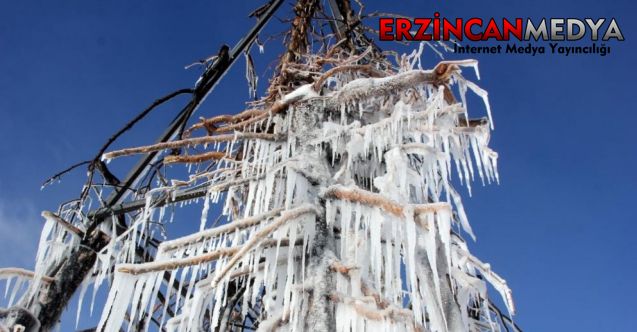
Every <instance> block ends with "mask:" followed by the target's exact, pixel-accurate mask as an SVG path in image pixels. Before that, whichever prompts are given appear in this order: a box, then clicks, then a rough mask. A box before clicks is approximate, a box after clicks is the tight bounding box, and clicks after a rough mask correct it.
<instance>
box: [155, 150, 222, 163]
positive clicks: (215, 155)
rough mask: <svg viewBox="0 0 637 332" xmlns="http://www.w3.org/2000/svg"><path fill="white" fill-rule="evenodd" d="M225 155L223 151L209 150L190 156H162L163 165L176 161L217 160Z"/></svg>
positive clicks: (197, 161)
mask: <svg viewBox="0 0 637 332" xmlns="http://www.w3.org/2000/svg"><path fill="white" fill-rule="evenodd" d="M225 156H226V153H225V152H219V151H211V152H206V153H202V154H196V155H192V156H173V155H170V156H166V157H165V158H164V165H168V164H176V163H201V162H204V161H208V160H219V159H222V158H223V157H225Z"/></svg>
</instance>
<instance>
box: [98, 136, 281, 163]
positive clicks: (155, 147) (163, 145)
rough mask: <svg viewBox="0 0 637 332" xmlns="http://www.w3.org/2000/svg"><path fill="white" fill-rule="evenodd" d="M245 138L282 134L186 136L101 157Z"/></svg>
mask: <svg viewBox="0 0 637 332" xmlns="http://www.w3.org/2000/svg"><path fill="white" fill-rule="evenodd" d="M245 138H247V139H263V140H279V139H281V138H282V136H281V135H275V134H266V133H241V132H237V133H235V134H228V135H218V136H204V137H196V138H188V139H183V140H178V141H171V142H163V143H157V144H152V145H146V146H140V147H135V148H128V149H122V150H116V151H112V152H108V153H105V154H104V155H103V157H102V158H103V159H105V160H109V159H114V158H117V157H121V156H129V155H133V154H140V153H149V152H154V151H161V150H168V149H176V148H181V147H184V146H196V145H202V144H209V143H223V142H232V141H235V140H237V139H245Z"/></svg>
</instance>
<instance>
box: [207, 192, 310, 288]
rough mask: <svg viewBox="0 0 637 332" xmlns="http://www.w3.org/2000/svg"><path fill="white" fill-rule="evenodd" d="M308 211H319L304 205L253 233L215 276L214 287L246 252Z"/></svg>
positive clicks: (283, 214) (286, 212) (284, 213)
mask: <svg viewBox="0 0 637 332" xmlns="http://www.w3.org/2000/svg"><path fill="white" fill-rule="evenodd" d="M308 213H315V214H318V211H317V210H316V208H315V207H314V206H313V205H310V204H306V205H302V206H300V207H297V208H294V209H292V210H288V211H285V212H283V213H282V214H281V216H280V217H279V218H277V219H275V220H274V221H272V222H271V223H270V224H268V225H267V226H265V227H263V228H261V229H260V230H259V231H258V232H256V233H254V234H252V236H251V237H250V239H249V240H248V241H246V242H245V243H244V244H243V245H242V246H241V250H239V251H238V252H237V253H235V254H234V255H232V258H231V259H230V260H229V261H228V263H227V264H226V265H225V266H224V267H223V269H222V270H221V271H220V272H219V274H217V275H215V278H214V279H213V280H212V287H216V286H217V285H218V284H219V282H220V281H221V280H222V279H223V278H224V277H225V276H226V274H228V272H230V270H231V269H232V268H233V267H234V265H235V264H236V263H237V262H239V260H240V259H241V258H242V257H243V256H244V255H245V254H246V253H248V252H249V251H250V250H252V249H253V248H254V247H255V246H257V245H258V244H259V243H260V242H262V241H263V238H265V237H266V236H269V235H270V234H272V232H274V231H275V230H277V229H278V228H279V227H281V226H283V225H284V224H285V223H287V222H288V221H290V220H293V219H296V218H298V217H300V216H302V215H305V214H308Z"/></svg>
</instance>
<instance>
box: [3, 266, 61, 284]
mask: <svg viewBox="0 0 637 332" xmlns="http://www.w3.org/2000/svg"><path fill="white" fill-rule="evenodd" d="M11 277H24V278H29V279H32V280H33V279H35V278H36V276H35V272H33V271H29V270H25V269H22V268H18V267H5V268H0V278H2V279H6V278H11ZM40 278H41V280H42V281H44V282H46V283H52V282H54V281H55V278H52V277H49V276H41V277H40Z"/></svg>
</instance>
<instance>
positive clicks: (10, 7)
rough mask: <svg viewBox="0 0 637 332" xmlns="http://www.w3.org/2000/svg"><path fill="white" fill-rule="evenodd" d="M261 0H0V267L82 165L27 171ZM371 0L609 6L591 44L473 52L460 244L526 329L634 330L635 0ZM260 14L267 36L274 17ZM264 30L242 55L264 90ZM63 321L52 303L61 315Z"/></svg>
mask: <svg viewBox="0 0 637 332" xmlns="http://www.w3.org/2000/svg"><path fill="white" fill-rule="evenodd" d="M261 2H263V1H236V2H234V3H233V4H232V5H228V6H227V8H223V6H222V5H220V4H217V3H220V1H219V2H218V1H211V0H209V1H188V2H187V5H186V4H185V3H186V2H183V3H178V2H176V1H94V0H83V1H55V2H53V1H3V2H1V3H0V115H1V116H0V156H1V157H0V160H1V162H0V265H1V266H6V265H18V266H25V267H31V264H32V263H31V262H32V257H33V255H34V251H35V245H36V243H37V237H38V231H39V228H40V227H41V225H42V221H41V218H40V217H39V211H41V210H43V209H55V208H56V207H57V205H58V204H59V203H60V202H62V201H65V200H67V199H70V198H74V197H75V196H76V194H77V192H78V190H79V189H80V186H81V183H82V181H83V180H84V174H83V172H77V173H74V174H72V175H70V176H68V177H66V178H64V181H63V182H62V184H60V185H56V186H53V187H49V188H47V189H46V190H44V191H40V184H41V183H42V181H43V180H44V179H45V178H47V177H48V176H49V175H51V174H52V173H54V172H56V171H58V170H60V169H63V168H65V167H66V166H68V165H69V164H71V163H74V162H75V161H79V160H84V159H88V158H90V157H91V156H92V155H93V154H94V152H95V150H96V149H97V148H98V147H99V146H100V145H101V144H102V143H103V142H104V140H105V139H106V138H107V137H108V136H110V135H111V134H112V133H113V132H114V131H115V130H116V129H117V128H119V127H120V126H121V125H123V124H124V123H125V122H127V121H128V119H129V118H131V117H132V116H133V115H135V114H137V113H138V112H139V111H140V110H141V109H143V108H144V107H145V106H146V105H148V104H149V103H150V102H151V101H152V100H154V99H155V98H157V97H159V96H160V95H162V94H165V93H167V92H170V91H172V90H174V89H177V88H182V87H188V86H191V84H192V82H193V81H194V80H195V78H196V76H197V75H198V72H197V71H196V70H190V71H185V70H184V69H183V67H184V65H186V64H188V63H190V62H192V61H193V60H196V59H199V58H202V57H205V56H207V55H210V54H212V53H215V52H216V51H217V49H218V47H219V45H220V44H221V43H228V44H233V43H234V42H236V41H237V40H238V39H239V37H240V36H241V35H243V33H244V32H245V31H246V30H247V29H248V27H249V26H251V24H252V20H250V19H248V18H247V17H246V14H247V13H248V12H250V11H251V10H252V9H254V8H255V7H257V6H258V4H259V3H261ZM368 3H369V5H368V7H369V8H370V10H381V11H386V12H395V13H401V14H405V15H411V16H428V17H430V16H431V15H432V13H433V12H434V11H440V12H441V13H442V15H443V16H447V17H465V18H468V17H474V16H477V17H490V16H494V17H496V18H497V17H531V18H534V19H537V18H540V17H582V18H583V17H594V18H596V17H615V18H616V19H617V20H618V22H619V24H620V27H621V28H622V32H623V33H624V36H625V37H626V39H627V41H626V42H623V43H617V42H613V43H610V45H611V46H612V53H611V54H610V55H608V56H606V57H600V56H594V55H593V56H569V57H562V56H556V55H543V56H536V57H531V56H511V55H478V56H474V57H475V58H477V59H478V60H479V61H480V69H481V74H482V80H481V81H480V82H479V84H480V85H481V86H482V87H484V88H485V89H487V90H488V91H489V93H490V98H491V106H492V109H493V114H494V119H495V123H496V130H495V132H494V133H493V138H492V145H493V147H494V148H495V150H497V151H498V152H499V153H500V177H501V184H500V185H499V186H495V185H493V186H488V187H480V186H479V185H475V186H474V187H477V188H475V189H474V195H473V197H472V198H468V197H466V198H465V205H466V208H467V212H468V214H469V217H470V221H471V223H472V225H473V228H474V230H475V232H476V235H477V237H478V241H477V242H476V243H472V244H471V248H472V250H473V252H474V253H475V254H476V255H477V256H478V257H480V258H482V259H483V260H485V261H488V262H490V263H491V264H492V266H493V268H494V269H495V270H496V271H497V272H499V273H500V274H501V275H502V276H504V277H505V278H506V279H507V280H508V282H509V284H510V286H511V287H512V289H513V291H514V296H515V299H516V302H517V306H518V310H519V315H518V316H517V317H516V320H517V322H518V323H519V324H520V325H521V326H522V327H523V328H524V329H525V330H526V331H634V330H635V323H634V320H633V319H632V317H633V316H634V312H633V309H631V308H634V307H635V298H637V291H636V287H635V285H634V279H635V277H634V274H635V273H636V272H637V267H636V263H637V261H636V257H637V256H636V254H635V253H636V252H637V245H636V241H635V240H634V234H635V231H636V230H637V225H636V223H637V218H636V213H635V209H634V207H633V204H635V198H637V195H635V189H636V188H635V186H636V184H637V178H636V176H635V170H636V169H637V154H636V152H637V148H635V144H634V141H635V134H634V126H635V123H636V122H637V115H636V114H635V106H634V102H633V100H634V96H635V91H634V86H635V83H634V80H635V78H634V76H635V74H636V73H635V67H634V66H633V64H632V63H631V61H630V60H629V59H631V57H632V58H634V57H635V55H634V52H635V51H637V49H635V43H634V41H633V38H635V37H634V36H635V19H634V17H631V16H629V15H630V14H635V13H637V10H636V9H637V8H636V5H635V4H634V2H631V1H611V0H607V1H603V2H601V1H590V0H589V1H575V0H571V1H560V0H552V1H548V0H539V1H524V2H517V3H515V4H513V3H512V1H504V0H498V1H483V2H481V3H480V2H470V1H459V0H450V1H444V2H443V3H442V4H441V3H440V2H439V1H422V0H418V1H415V0H409V1H407V0H402V1H392V2H388V1H369V2H368ZM280 13H289V6H285V7H284V9H283V11H281V12H280ZM279 16H284V15H279ZM272 23H273V24H271V25H270V26H269V27H268V32H270V33H274V32H276V31H281V30H283V29H284V28H285V25H283V24H281V23H278V22H276V21H275V22H272ZM276 43H278V42H275V43H272V44H268V45H266V53H265V54H264V55H262V56H259V58H258V60H257V62H258V65H259V69H258V72H259V74H261V81H260V82H261V84H262V87H263V84H264V82H266V81H267V79H268V78H269V77H270V74H271V72H269V71H266V70H265V69H266V67H267V65H268V64H271V63H272V62H273V61H274V59H275V56H276V55H277V50H278V46H276V45H275V44H276ZM381 46H382V47H383V48H385V49H391V48H396V47H398V46H396V45H394V44H382V45H381ZM414 47H415V45H414ZM428 55H429V56H430V57H431V60H430V63H431V64H433V63H435V61H434V58H433V57H434V54H433V53H429V54H428ZM450 57H452V58H454V57H453V56H450ZM247 91H248V90H247V85H246V83H245V79H244V76H243V63H239V65H238V66H235V67H234V68H233V70H232V71H231V73H230V75H228V76H227V77H226V78H225V79H224V81H223V82H222V84H221V86H219V88H218V89H217V90H216V91H215V92H214V93H213V94H212V95H211V96H210V98H209V99H208V102H207V103H206V104H205V105H204V107H203V108H202V109H201V110H200V113H199V114H198V115H206V116H210V115H213V114H219V113H234V112H238V111H241V110H242V109H243V105H244V104H243V103H244V102H245V101H246V100H247V98H248V95H247ZM473 105H475V106H479V103H478V102H473ZM169 106H173V107H164V108H162V109H161V110H158V111H157V113H156V114H155V115H154V116H153V117H151V118H150V119H149V120H148V121H147V122H145V123H144V124H143V125H141V126H140V127H139V128H138V130H137V131H135V132H133V133H131V134H129V135H127V136H126V137H125V138H124V140H123V141H122V142H121V143H120V145H119V146H130V145H132V144H140V143H147V142H151V141H153V140H154V137H155V136H156V135H157V134H158V133H159V132H160V131H161V130H162V129H163V127H164V126H165V123H166V121H167V120H168V119H169V118H171V116H173V115H174V114H175V112H176V111H177V107H176V104H173V105H169ZM476 109H477V110H478V112H480V108H479V107H478V108H476ZM133 142H135V143H133ZM122 167H123V166H122ZM116 170H118V169H116ZM119 170H120V174H121V169H119ZM465 196H466V195H465ZM191 226H192V225H191ZM194 228H196V226H194V227H190V229H194ZM72 317H73V318H72ZM73 319H74V313H71V315H68V317H66V318H65V324H64V325H63V330H66V329H67V328H66V327H68V328H70V327H69V326H71V324H69V322H70V321H72V320H73ZM87 320H88V319H87ZM83 322H84V320H83ZM81 325H82V326H84V325H86V327H88V325H89V323H83V324H81Z"/></svg>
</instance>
